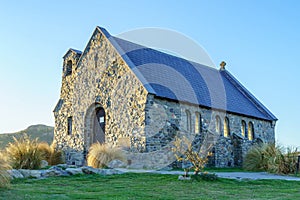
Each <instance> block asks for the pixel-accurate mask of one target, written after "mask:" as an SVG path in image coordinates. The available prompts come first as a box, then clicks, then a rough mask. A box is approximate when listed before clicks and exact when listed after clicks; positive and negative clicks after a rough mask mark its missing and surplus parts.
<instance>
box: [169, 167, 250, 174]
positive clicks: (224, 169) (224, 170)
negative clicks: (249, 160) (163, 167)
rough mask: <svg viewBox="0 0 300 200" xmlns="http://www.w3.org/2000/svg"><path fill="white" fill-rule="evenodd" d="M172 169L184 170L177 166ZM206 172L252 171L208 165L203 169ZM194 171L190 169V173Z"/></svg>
mask: <svg viewBox="0 0 300 200" xmlns="http://www.w3.org/2000/svg"><path fill="white" fill-rule="evenodd" d="M172 171H184V170H183V169H182V168H175V169H172ZM203 171H204V172H205V171H207V172H250V171H247V170H245V169H243V168H240V167H227V168H219V167H206V168H204V170H203ZM191 172H193V170H190V173H191Z"/></svg>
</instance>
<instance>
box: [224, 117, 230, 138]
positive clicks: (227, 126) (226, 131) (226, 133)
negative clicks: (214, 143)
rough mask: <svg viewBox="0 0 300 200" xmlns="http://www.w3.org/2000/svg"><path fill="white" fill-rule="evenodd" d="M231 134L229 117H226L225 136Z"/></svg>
mask: <svg viewBox="0 0 300 200" xmlns="http://www.w3.org/2000/svg"><path fill="white" fill-rule="evenodd" d="M229 135H230V129H229V119H228V117H225V119H224V137H228V136H229Z"/></svg>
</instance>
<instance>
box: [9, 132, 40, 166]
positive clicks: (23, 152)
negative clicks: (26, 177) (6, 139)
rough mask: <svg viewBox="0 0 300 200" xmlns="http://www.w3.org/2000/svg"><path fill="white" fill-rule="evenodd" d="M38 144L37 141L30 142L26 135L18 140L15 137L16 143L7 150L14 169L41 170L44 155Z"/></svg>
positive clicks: (10, 144) (11, 144)
mask: <svg viewBox="0 0 300 200" xmlns="http://www.w3.org/2000/svg"><path fill="white" fill-rule="evenodd" d="M38 144H39V143H38V141H37V139H34V140H30V138H29V137H28V136H27V135H26V134H25V135H24V136H23V137H21V138H20V139H18V140H17V139H16V138H15V137H14V142H13V143H9V144H8V147H7V148H6V153H7V156H8V157H9V159H10V162H11V166H12V167H13V168H14V169H39V168H40V166H41V161H42V160H43V154H42V152H41V151H39V149H38V146H39V145H38Z"/></svg>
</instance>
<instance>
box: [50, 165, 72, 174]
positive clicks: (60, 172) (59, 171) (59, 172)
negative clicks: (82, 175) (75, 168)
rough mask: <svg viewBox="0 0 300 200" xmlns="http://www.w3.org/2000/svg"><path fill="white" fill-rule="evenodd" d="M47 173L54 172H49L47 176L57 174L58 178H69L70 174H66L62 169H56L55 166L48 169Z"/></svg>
mask: <svg viewBox="0 0 300 200" xmlns="http://www.w3.org/2000/svg"><path fill="white" fill-rule="evenodd" d="M47 171H55V172H49V174H54V173H56V174H58V176H69V175H70V174H69V173H68V172H66V171H65V170H64V169H62V168H60V167H57V166H52V167H50V169H49V170H47Z"/></svg>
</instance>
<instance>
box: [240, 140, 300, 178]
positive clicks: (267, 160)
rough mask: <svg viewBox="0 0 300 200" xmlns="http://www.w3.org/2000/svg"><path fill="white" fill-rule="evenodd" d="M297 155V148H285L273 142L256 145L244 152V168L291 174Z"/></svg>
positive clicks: (294, 168)
mask: <svg viewBox="0 0 300 200" xmlns="http://www.w3.org/2000/svg"><path fill="white" fill-rule="evenodd" d="M297 155H298V154H297V149H292V148H287V149H285V148H283V147H281V146H279V145H275V144H261V145H256V146H254V147H253V148H252V149H250V150H249V152H248V153H247V154H246V157H245V161H244V168H245V169H246V170H251V171H257V170H264V171H267V172H270V173H277V174H291V173H294V172H295V170H296V165H297Z"/></svg>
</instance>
